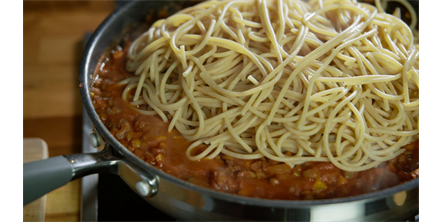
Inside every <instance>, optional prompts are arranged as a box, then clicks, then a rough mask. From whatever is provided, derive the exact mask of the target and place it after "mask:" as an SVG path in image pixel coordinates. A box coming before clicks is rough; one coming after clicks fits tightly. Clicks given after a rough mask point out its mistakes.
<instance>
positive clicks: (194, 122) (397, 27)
mask: <svg viewBox="0 0 442 222" xmlns="http://www.w3.org/2000/svg"><path fill="white" fill-rule="evenodd" d="M128 56H129V61H128V63H127V70H128V71H133V72H134V73H135V74H136V76H134V77H131V78H129V79H126V80H124V81H122V82H121V84H127V86H126V89H125V90H124V92H123V98H124V99H125V100H126V101H127V102H129V103H130V104H131V105H132V106H133V107H134V108H136V109H137V110H138V111H139V112H140V113H143V114H147V115H159V116H160V117H161V118H162V119H163V121H168V122H169V130H172V129H173V128H176V129H177V130H178V131H179V132H180V133H181V134H182V135H183V136H184V137H185V138H186V139H187V140H189V141H194V142H193V144H192V145H191V146H190V147H189V148H188V150H187V156H188V157H189V158H190V159H192V160H199V159H202V158H214V157H216V156H217V155H218V154H220V153H224V154H227V155H230V156H232V157H235V158H240V159H257V158H261V157H266V158H269V159H272V160H275V161H280V162H285V163H287V164H289V165H290V166H294V165H296V164H301V163H304V162H307V161H330V162H332V163H333V164H334V165H335V166H337V167H339V168H341V169H343V170H346V171H362V170H366V169H369V168H373V167H375V166H377V165H378V164H379V163H381V162H383V161H386V160H389V159H392V158H394V157H396V156H398V155H399V154H401V153H402V152H403V150H402V149H401V147H402V146H404V145H406V144H407V143H409V142H410V141H412V140H415V139H417V138H418V132H419V130H418V123H419V47H418V45H416V44H415V41H414V38H413V33H412V31H411V29H410V28H409V26H407V24H405V23H404V22H402V21H401V20H400V19H398V18H397V17H395V16H393V15H389V14H386V13H379V12H378V10H377V8H376V7H375V6H372V5H368V4H363V3H357V2H355V1H351V0H329V1H322V0H318V1H310V2H307V3H306V2H304V1H294V0H286V1H284V0H275V1H266V0H260V1H253V0H247V1H245V0H241V1H207V2H203V3H200V4H198V5H196V6H193V7H190V8H186V9H184V10H182V11H180V12H178V13H176V14H174V15H172V16H170V17H169V18H167V19H162V20H159V21H157V22H156V23H154V24H153V25H152V27H151V28H150V29H149V30H148V31H147V32H146V33H144V34H143V35H142V36H140V37H139V38H138V39H136V40H135V41H134V42H133V44H132V46H131V48H130V49H129V53H128ZM132 97H133V99H132ZM140 105H147V106H148V107H149V108H148V109H139V108H137V107H138V106H140ZM202 144H205V145H202ZM200 145H202V146H204V147H205V148H204V150H203V151H202V152H197V153H195V152H192V150H193V149H194V148H195V147H197V146H200ZM199 150H200V149H199Z"/></svg>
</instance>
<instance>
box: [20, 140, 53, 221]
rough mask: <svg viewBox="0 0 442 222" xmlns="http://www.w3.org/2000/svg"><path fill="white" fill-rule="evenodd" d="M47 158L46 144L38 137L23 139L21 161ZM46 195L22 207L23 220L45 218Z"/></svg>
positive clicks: (40, 219) (42, 219)
mask: <svg viewBox="0 0 442 222" xmlns="http://www.w3.org/2000/svg"><path fill="white" fill-rule="evenodd" d="M46 158H48V146H47V145H46V142H45V141H44V140H42V139H40V138H24V139H23V163H26V162H31V161H35V160H41V159H46ZM45 206H46V195H44V196H43V197H41V198H39V199H37V200H35V201H34V202H32V203H30V204H28V205H26V206H24V207H23V221H44V220H45Z"/></svg>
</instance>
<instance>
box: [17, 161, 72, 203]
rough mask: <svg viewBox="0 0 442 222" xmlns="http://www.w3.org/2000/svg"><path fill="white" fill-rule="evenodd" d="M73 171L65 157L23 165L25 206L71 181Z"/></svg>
mask: <svg viewBox="0 0 442 222" xmlns="http://www.w3.org/2000/svg"><path fill="white" fill-rule="evenodd" d="M72 176H73V169H72V166H71V164H70V163H69V162H68V160H67V159H66V158H65V157H64V156H57V157H52V158H49V159H45V160H38V161H34V162H30V163H25V164H23V205H26V204H28V203H30V202H32V201H34V200H36V199H37V198H39V197H41V196H43V195H44V194H46V193H49V192H51V191H52V190H54V189H56V188H58V187H61V186H63V185H65V184H67V183H68V182H69V181H71V179H72Z"/></svg>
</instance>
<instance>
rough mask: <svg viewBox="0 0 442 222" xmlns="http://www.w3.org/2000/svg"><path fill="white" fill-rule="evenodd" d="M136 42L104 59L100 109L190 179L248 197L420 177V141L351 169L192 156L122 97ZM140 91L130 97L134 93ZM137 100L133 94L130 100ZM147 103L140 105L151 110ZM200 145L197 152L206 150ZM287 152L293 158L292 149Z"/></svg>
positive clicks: (293, 196) (301, 194)
mask: <svg viewBox="0 0 442 222" xmlns="http://www.w3.org/2000/svg"><path fill="white" fill-rule="evenodd" d="M129 46H130V43H125V44H124V45H122V46H118V47H117V48H116V49H115V50H113V51H112V52H111V55H110V56H109V57H107V58H104V60H103V61H104V62H103V63H102V66H101V68H100V69H99V70H98V71H97V72H96V73H95V74H96V77H95V82H94V84H93V87H92V94H91V96H92V100H93V105H94V108H95V110H96V112H97V114H98V116H99V117H100V119H101V121H102V122H103V123H104V124H105V126H106V127H107V128H108V129H109V131H110V132H111V134H112V135H113V136H114V137H115V138H116V139H117V140H118V141H119V142H120V143H121V144H122V145H124V146H125V147H126V148H127V149H129V150H130V151H132V152H133V153H134V154H135V155H136V156H138V157H139V158H141V159H143V160H144V161H145V162H147V163H149V164H151V165H152V166H154V167H156V168H158V169H160V170H162V171H164V172H166V173H168V174H170V175H173V176H175V177H177V178H180V179H182V180H185V181H188V182H190V183H193V184H196V185H199V186H202V187H206V188H211V189H214V190H217V191H221V192H226V193H232V194H238V195H242V196H248V197H257V198H265V199H285V200H313V199H329V198H338V197H346V196H354V195H359V194H364V193H368V192H372V191H376V190H381V189H385V188H388V187H392V186H395V185H397V184H400V183H403V182H405V181H409V180H412V179H415V178H417V177H419V141H418V140H417V141H414V142H411V143H410V144H408V145H406V146H405V147H403V148H405V150H406V151H405V152H404V153H402V154H400V155H399V156H397V157H396V158H394V159H392V160H390V161H386V162H384V163H382V164H380V165H378V166H377V167H376V168H372V169H369V170H365V171H361V172H346V171H343V170H341V169H339V168H337V167H336V166H334V165H333V164H332V163H330V162H306V163H303V164H300V165H296V166H294V167H293V168H291V167H290V166H289V165H287V164H285V163H283V162H277V161H273V160H270V159H267V158H260V159H256V160H243V159H238V158H233V157H230V156H227V155H224V154H220V155H218V156H216V157H215V158H213V159H201V160H196V161H192V160H189V158H188V157H187V156H186V150H187V148H188V147H189V145H190V144H191V141H186V139H185V138H184V137H183V136H181V135H180V133H179V132H178V131H177V130H176V129H173V130H172V131H171V132H169V131H168V122H163V121H162V120H161V118H160V117H159V116H149V115H143V114H140V113H139V112H137V111H135V110H134V109H133V108H132V107H131V106H130V105H129V104H127V102H125V101H124V100H123V99H122V92H123V90H124V88H125V86H124V85H121V84H118V83H119V82H120V81H122V80H124V79H125V78H128V77H130V76H133V75H134V74H133V73H131V72H128V71H126V69H125V64H126V62H127V58H126V55H127V53H128V48H129ZM134 93H135V89H133V90H132V91H131V92H130V93H129V95H130V96H133V95H134ZM130 99H131V98H129V100H130ZM143 106H145V105H141V106H139V107H137V108H138V109H147V107H143ZM205 148H206V147H205V145H204V144H203V145H199V146H198V147H197V148H196V149H193V150H192V152H195V153H194V155H197V154H198V152H202V151H203V150H204V149H205ZM285 155H288V156H290V155H291V153H290V152H286V153H285Z"/></svg>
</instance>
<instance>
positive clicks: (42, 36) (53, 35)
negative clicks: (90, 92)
mask: <svg viewBox="0 0 442 222" xmlns="http://www.w3.org/2000/svg"><path fill="white" fill-rule="evenodd" d="M114 8H115V7H114V2H113V1H93V0H91V1H24V2H23V137H25V138H26V137H39V138H42V139H43V140H45V141H46V143H47V145H48V151H49V157H52V156H57V155H64V154H72V153H79V152H81V129H82V128H81V127H82V125H81V124H82V119H81V115H82V104H81V99H80V93H79V91H78V80H77V79H78V66H79V61H80V58H81V53H82V44H83V42H82V41H83V37H84V35H85V34H86V33H87V32H92V31H94V30H95V29H96V28H97V27H98V25H99V24H100V23H101V22H102V21H103V20H104V19H105V18H106V16H107V15H109V14H110V13H111V12H112V10H113V9H114ZM80 194H81V188H80V180H76V181H73V182H70V183H69V184H67V185H65V186H63V187H61V188H59V189H57V190H55V191H53V192H51V193H49V194H48V195H47V199H46V212H45V220H46V221H80Z"/></svg>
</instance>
